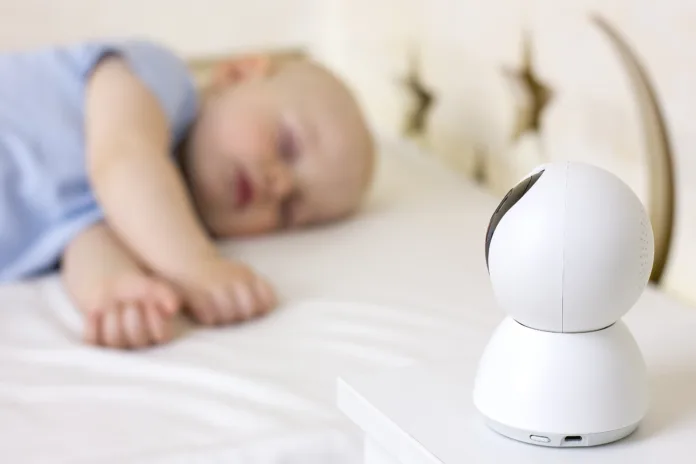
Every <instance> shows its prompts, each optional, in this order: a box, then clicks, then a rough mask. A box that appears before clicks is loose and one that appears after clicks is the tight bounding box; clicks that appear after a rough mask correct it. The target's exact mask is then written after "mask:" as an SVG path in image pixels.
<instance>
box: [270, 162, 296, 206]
mask: <svg viewBox="0 0 696 464" xmlns="http://www.w3.org/2000/svg"><path fill="white" fill-rule="evenodd" d="M293 185H294V179H293V176H292V173H291V172H290V170H289V169H287V168H285V167H284V166H278V167H275V168H273V169H270V170H269V172H268V176H267V178H266V188H267V190H268V193H269V196H271V197H273V198H275V199H282V198H284V197H286V196H288V195H289V194H290V193H291V192H292V190H293Z"/></svg>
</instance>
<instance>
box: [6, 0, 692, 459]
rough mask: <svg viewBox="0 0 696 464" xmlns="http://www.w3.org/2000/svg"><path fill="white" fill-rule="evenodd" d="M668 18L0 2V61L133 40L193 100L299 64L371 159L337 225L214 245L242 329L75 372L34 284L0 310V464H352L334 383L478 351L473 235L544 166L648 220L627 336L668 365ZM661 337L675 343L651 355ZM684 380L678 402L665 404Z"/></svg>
mask: <svg viewBox="0 0 696 464" xmlns="http://www.w3.org/2000/svg"><path fill="white" fill-rule="evenodd" d="M677 3H678V2H677V1H676V0H674V1H670V2H668V3H662V4H661V6H660V7H659V9H656V10H650V8H657V7H650V6H632V7H631V8H628V6H627V5H628V4H629V3H628V2H627V1H624V2H612V6H611V7H609V6H602V5H601V4H600V3H599V2H596V4H594V3H593V2H592V1H590V0H586V1H584V2H582V1H579V0H578V1H574V2H568V3H566V4H565V6H563V7H560V6H557V4H556V3H554V2H551V1H550V0H547V1H543V0H538V1H534V2H531V1H530V2H522V1H513V0H496V1H494V2H488V3H487V5H488V6H483V4H481V2H473V1H458V2H452V1H445V0H438V1H434V2H420V1H416V0H410V1H407V2H402V1H399V2H397V1H396V0H382V1H380V2H367V1H364V0H351V1H348V0H343V1H341V0H325V1H321V2H318V1H310V0H305V1H280V0H277V1H273V0H265V1H262V2H256V3H253V4H252V3H251V2H229V1H228V2H223V1H215V0H207V1H206V2H202V3H199V4H198V5H197V6H196V8H193V2H190V1H184V0H179V1H176V2H166V6H167V8H166V14H163V13H162V11H165V10H163V7H164V6H165V2H163V1H155V0H152V1H148V2H136V1H134V0H128V1H125V0H122V1H121V2H118V3H108V4H107V2H106V1H105V0H103V1H101V0H100V1H94V0H71V1H69V2H68V1H65V2H61V3H60V6H58V4H57V3H56V2H49V1H48V0H44V1H39V0H32V1H28V2H24V3H22V4H21V5H20V4H19V3H15V2H8V1H5V0H3V1H0V13H2V14H3V17H4V18H10V19H9V20H8V22H7V25H6V27H3V29H2V30H1V31H0V46H1V47H2V48H3V49H6V50H7V49H18V48H22V47H30V46H36V45H41V44H45V43H56V42H66V41H72V40H78V39H82V38H88V37H94V36H104V35H108V36H121V35H141V36H142V35H147V36H149V37H151V38H155V39H158V40H161V41H164V42H166V43H168V44H169V45H170V46H171V47H173V48H175V49H177V50H179V51H180V52H181V53H182V54H183V55H184V56H186V57H187V59H188V60H189V61H190V63H191V68H192V70H193V71H194V72H196V73H197V74H198V75H199V77H200V79H201V80H205V77H206V73H207V71H208V70H209V69H210V66H211V65H213V64H214V63H215V62H216V61H217V60H219V59H223V58H224V57H225V56H228V55H230V54H235V53H243V52H246V51H249V50H272V51H273V52H277V53H306V54H310V55H313V56H314V57H316V58H317V59H319V60H321V61H322V62H324V63H326V64H327V65H328V66H330V67H331V68H332V69H334V70H335V72H337V73H338V74H340V75H341V76H342V77H344V78H345V79H346V80H347V81H348V82H349V84H350V85H351V86H352V87H353V89H354V90H355V92H356V94H357V95H358V97H359V99H360V100H361V102H362V104H363V105H364V107H365V109H366V112H367V114H368V118H369V120H370V123H371V125H372V127H373V129H374V131H375V133H376V134H377V135H378V141H379V154H380V156H379V158H378V162H379V169H378V175H377V179H376V183H375V186H374V189H373V191H372V192H371V194H370V197H369V201H368V202H367V203H366V205H365V207H364V209H363V210H362V211H361V213H360V214H359V215H358V216H356V217H354V218H352V219H350V220H348V221H345V222H342V223H340V224H335V225H332V226H326V227H321V228H317V229H313V230H307V231H302V232H295V233H292V234H284V235H282V236H281V235H279V236H267V237H262V238H256V239H247V240H244V241H235V242H234V243H221V244H220V246H221V248H222V249H223V250H224V252H225V253H226V254H228V255H229V256H231V257H235V258H239V259H243V260H245V261H247V262H248V263H250V264H251V265H252V266H254V267H256V268H257V269H259V270H260V271H261V272H263V273H265V274H266V275H268V276H269V277H270V279H271V280H272V281H273V282H274V283H275V285H276V286H277V288H278V290H279V293H280V295H281V298H282V304H281V306H280V308H279V309H278V310H277V311H276V312H275V313H273V314H272V315H271V316H270V317H268V318H265V319H263V320H260V321H257V322H254V323H252V324H248V325H245V326H242V327H238V328H225V329H201V328H198V327H193V326H190V325H188V324H187V323H186V322H185V321H181V323H180V326H179V327H178V336H177V338H176V341H175V342H174V343H172V344H171V345H167V346H165V347H159V348H155V349H152V350H146V351H142V352H136V353H123V352H116V351H111V350H103V349H95V348H90V347H86V346H84V345H83V344H82V343H81V342H80V341H79V334H80V330H81V324H82V322H81V320H80V318H79V316H78V314H77V313H76V312H75V310H74V308H73V307H72V305H71V304H70V302H69V300H68V299H67V298H66V295H65V293H64V291H63V288H62V287H61V285H60V282H59V280H58V279H57V278H56V276H47V277H45V278H42V279H40V280H36V281H32V282H25V283H21V284H13V285H6V286H4V287H0V372H1V373H0V407H1V408H2V414H0V436H1V437H2V439H1V440H0V456H2V460H3V461H4V462H22V463H28V464H33V463H42V462H52V463H54V462H55V463H58V462H60V463H71V464H72V463H114V464H115V463H162V464H165V463H166V464H170V463H183V462H187V463H188V462H205V463H213V462H225V463H241V464H270V463H288V464H293V463H302V464H315V463H317V464H318V463H322V464H325V463H331V464H358V463H360V462H361V439H360V435H359V433H358V431H357V430H355V429H354V428H353V426H352V425H351V424H350V423H349V421H348V420H347V419H346V418H344V417H343V416H342V415H341V414H340V413H339V412H338V410H337V409H336V407H335V393H334V392H335V382H336V378H337V376H339V375H350V374H351V373H356V372H364V371H365V370H370V369H380V368H384V367H394V366H402V365H407V364H411V363H414V362H428V361H431V360H437V359H438V358H441V357H443V356H447V355H448V354H450V353H451V352H452V351H453V350H460V349H462V347H466V346H467V344H468V343H470V344H472V346H474V345H476V346H480V344H481V343H483V342H484V341H485V340H486V339H487V338H488V336H489V334H490V330H491V329H492V328H493V327H494V326H495V325H496V323H497V322H498V321H499V319H500V317H501V313H500V312H498V311H496V309H495V308H496V306H495V302H494V301H493V297H492V294H491V292H490V290H489V282H488V279H487V273H486V269H485V260H484V257H483V238H484V233H485V228H486V226H487V223H488V219H489V217H490V214H491V212H492V211H493V210H494V209H495V207H496V205H497V203H498V200H499V198H500V197H501V194H502V193H504V191H505V190H506V189H507V188H509V186H510V184H511V182H514V181H516V180H517V179H519V178H520V177H521V176H522V175H523V174H524V173H526V172H527V171H528V170H529V169H530V168H531V167H533V166H534V165H536V164H538V163H539V162H543V161H545V160H547V159H555V158H564V157H566V158H576V159H577V158H582V159H584V160H587V161H590V162H595V163H597V164H600V165H602V166H604V167H607V168H608V169H611V170H612V171H614V172H615V173H617V175H619V176H621V177H622V178H624V179H625V180H626V181H627V182H628V183H629V184H630V185H631V186H632V187H634V188H635V190H636V191H637V193H638V194H639V196H641V198H642V199H643V200H644V201H645V203H646V205H649V209H650V213H651V217H652V219H653V223H654V224H653V226H654V228H655V231H656V237H657V241H656V243H657V244H658V249H657V257H658V259H657V262H659V263H662V264H661V265H660V266H658V267H657V268H656V269H658V271H656V272H654V274H653V279H652V282H651V285H650V287H649V289H648V291H647V292H646V296H645V297H644V298H643V300H642V302H641V305H642V308H643V309H642V311H641V312H640V313H639V316H637V318H636V321H639V322H640V324H641V325H640V327H643V328H644V329H643V331H642V332H640V334H639V336H642V337H645V339H650V340H653V343H655V341H654V340H655V339H654V337H658V336H660V337H664V338H665V339H666V340H667V341H666V343H667V345H666V346H665V349H667V348H668V347H670V346H671V347H672V348H674V349H675V350H676V349H677V348H678V349H681V350H684V349H688V340H689V331H690V330H693V329H694V328H696V324H695V323H694V321H696V312H694V310H693V309H692V308H691V304H692V302H694V301H696V293H694V288H693V285H691V282H692V277H693V276H694V275H696V270H695V269H694V266H695V265H694V262H696V260H694V259H693V257H694V255H695V254H696V250H694V248H693V247H694V245H693V241H692V240H689V236H690V234H691V236H693V232H694V230H695V229H694V227H696V224H693V222H692V221H693V217H694V216H693V215H689V213H688V211H689V208H690V207H694V206H696V205H694V200H693V195H692V189H693V187H689V185H690V184H689V182H690V179H691V178H692V177H693V176H694V175H696V168H694V167H692V166H690V164H689V163H691V161H690V160H689V157H688V154H689V152H690V149H692V148H694V143H696V141H694V140H693V136H692V135H689V132H688V130H687V128H688V127H690V126H689V124H693V123H692V121H693V120H694V119H693V118H690V116H689V114H690V113H689V111H693V109H692V108H696V104H693V105H688V104H687V102H689V101H692V102H693V103H696V101H694V100H695V99H696V96H695V95H696V92H693V91H691V90H690V88H689V87H688V86H686V84H684V82H686V77H688V75H689V74H688V73H689V72H690V71H691V68H688V67H687V66H685V65H683V66H681V65H679V63H683V62H684V60H686V58H687V57H688V54H689V53H691V50H688V47H681V48H680V49H679V50H678V51H675V50H674V49H673V48H669V47H671V46H669V47H668V44H667V43H666V42H665V41H666V40H668V38H669V37H671V36H669V34H672V33H674V34H677V36H679V34H682V35H681V36H679V37H684V38H685V37H687V34H693V32H689V31H688V30H687V29H688V28H683V29H680V27H682V25H683V24H686V23H685V22H683V21H687V19H691V20H693V19H694V17H696V16H694V14H693V13H691V10H688V8H689V7H687V6H684V7H681V6H678V5H677ZM107 5H108V9H104V7H105V6H107ZM679 8H683V10H679V11H677V10H678V9H679ZM269 11H273V12H274V13H277V16H271V15H269V14H268V12H269ZM501 11H504V12H505V14H502V13H501ZM396 12H398V14H396ZM213 13H214V14H213ZM589 13H593V14H595V16H591V15H590V14H589ZM657 13H660V14H659V15H658V16H656V15H657ZM670 14H671V15H672V16H670ZM676 14H678V15H679V16H676ZM645 17H650V18H656V19H655V21H656V24H659V25H660V27H654V25H653V23H650V24H651V25H648V24H647V23H646V22H645V21H644V18H645ZM592 18H594V19H592ZM678 25H679V27H677V26H678ZM525 31H528V32H525ZM559 37H562V38H564V39H565V40H568V41H570V44H569V45H568V44H566V49H560V48H559V47H558V46H557V43H558V38H559ZM672 39H673V38H671V39H670V40H672ZM231 44H234V46H232V45H231ZM482 44H485V45H482ZM530 44H531V45H530ZM567 47H575V50H576V51H575V52H574V53H573V56H572V59H567V57H566V59H564V56H566V54H567V53H568V52H567V51H566V50H567V49H568V48H567ZM578 47H579V48H578ZM525 50H526V52H525ZM665 50H668V52H666V51H665ZM679 54H680V55H679ZM664 55H669V56H671V57H672V60H673V62H670V61H668V60H667V61H666V58H665V57H664ZM677 55H678V56H677ZM664 63H668V64H670V63H671V64H670V65H671V66H672V67H671V68H669V67H668V68H665V67H664V66H663V65H664ZM530 65H531V66H530ZM583 67H587V68H589V69H591V70H592V71H593V72H591V73H582V72H579V69H581V68H583ZM597 75H599V76H600V77H602V79H601V80H600V78H599V77H597ZM675 76H676V77H675ZM593 79H594V80H593ZM600 81H601V83H602V85H601V86H598V84H597V83H598V82H600ZM540 110H543V111H540ZM690 137H691V138H690ZM692 185H693V184H692ZM690 221H691V222H690ZM404 261H405V262H406V263H407V264H406V265H404V264H403V263H404ZM327 269H329V271H327ZM653 310H654V312H655V315H652V312H653ZM658 310H659V314H665V315H667V317H670V318H672V319H671V321H672V325H669V324H667V325H664V324H663V325H661V324H660V323H659V314H657V313H658ZM651 318H655V319H654V321H653V320H652V319H651ZM651 321H652V322H651ZM675 321H680V323H679V326H680V327H681V330H682V332H681V333H680V334H669V333H667V332H666V330H667V327H669V328H671V327H673V326H674V324H675ZM637 323H638V322H637ZM651 325H653V326H654V327H655V330H654V331H652V330H647V329H645V328H646V327H650V326H651ZM670 330H671V329H670ZM691 333H692V332H691ZM669 335H671V336H669ZM651 337H653V338H651ZM463 341H465V342H463ZM683 359H687V357H684V358H683ZM681 368H682V369H683V372H687V373H688V372H690V371H688V369H686V367H685V366H683V365H682V366H681ZM684 369H686V370H685V371H684ZM693 378H694V376H688V375H681V376H680V377H679V379H677V380H678V381H679V382H680V383H679V385H682V386H683V387H684V388H687V386H686V385H687V384H688V383H689V382H692V381H693ZM690 379H691V380H690Z"/></svg>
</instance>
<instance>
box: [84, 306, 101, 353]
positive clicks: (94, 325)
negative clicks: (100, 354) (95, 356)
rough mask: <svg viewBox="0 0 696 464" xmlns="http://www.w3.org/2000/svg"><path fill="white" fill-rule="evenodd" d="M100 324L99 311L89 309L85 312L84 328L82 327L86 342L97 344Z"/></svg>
mask: <svg viewBox="0 0 696 464" xmlns="http://www.w3.org/2000/svg"><path fill="white" fill-rule="evenodd" d="M101 324H102V317H101V312H100V311H96V310H95V311H90V312H89V313H87V317H86V318H85V328H84V339H85V342H86V343H89V344H90V345H98V344H99V333H100V332H101V331H100V330H99V328H100V326H101Z"/></svg>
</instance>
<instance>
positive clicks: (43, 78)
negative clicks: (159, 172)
mask: <svg viewBox="0 0 696 464" xmlns="http://www.w3.org/2000/svg"><path fill="white" fill-rule="evenodd" d="M112 53H113V54H118V55H120V56H121V57H123V58H124V59H125V60H126V62H127V63H128V64H129V65H130V67H131V69H132V71H133V72H134V73H135V75H136V76H138V77H139V78H140V79H141V80H142V82H143V83H144V84H145V85H146V87H148V88H149V90H150V91H151V92H152V93H153V94H154V95H155V97H156V98H157V99H158V100H159V102H160V104H161V106H162V108H163V110H164V112H165V113H166V115H167V117H168V120H169V124H170V128H171V133H172V140H171V144H172V145H171V146H172V152H173V149H174V147H175V145H176V144H177V143H178V142H179V141H180V140H181V139H182V138H183V137H184V135H185V133H186V132H187V129H188V128H189V127H190V125H191V124H192V122H193V120H194V118H195V117H196V112H197V94H196V89H195V83H194V80H193V78H192V76H191V74H190V73H189V71H188V69H187V67H186V65H185V63H184V62H183V61H182V60H180V59H179V58H178V57H177V56H176V55H175V54H174V53H172V52H171V51H169V50H167V49H166V48H164V47H162V46H159V45H156V44H153V43H150V42H146V41H124V42H113V43H99V42H90V43H81V44H74V45H69V46H64V47H54V48H45V49H40V50H34V51H30V52H20V53H11V54H0V282H2V281H9V280H16V279H20V278H25V277H31V276H35V275H37V274H41V273H44V272H47V271H50V270H52V269H54V268H55V267H56V265H57V264H58V262H59V260H60V258H61V255H62V253H63V250H64V249H65V247H66V246H67V245H68V244H69V243H70V241H71V240H73V239H74V238H75V237H76V236H77V235H78V234H79V233H80V232H81V231H83V230H84V229H85V228H86V227H88V226H90V225H92V224H94V223H96V222H98V221H100V220H102V219H103V213H102V211H101V209H100V207H99V205H98V204H97V202H96V200H95V198H94V195H93V192H92V190H91V188H90V183H89V180H88V178H87V172H86V162H85V137H84V114H85V111H84V110H85V85H86V83H87V80H88V78H89V76H90V73H91V71H92V70H93V69H94V66H95V65H96V64H97V63H98V62H99V61H100V60H101V59H102V58H103V57H104V56H106V55H107V54H112Z"/></svg>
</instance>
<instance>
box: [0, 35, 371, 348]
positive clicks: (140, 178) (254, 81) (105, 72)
mask: <svg viewBox="0 0 696 464" xmlns="http://www.w3.org/2000/svg"><path fill="white" fill-rule="evenodd" d="M373 157H374V155H373V140H372V137H371V135H370V133H369V131H368V129H367V127H366V123H365V121H364V118H363V116H362V115H361V112H360V109H359V107H358V104H357V103H356V101H355V99H354V98H353V97H352V95H351V94H350V92H349V91H348V89H347V88H346V87H345V86H344V85H343V84H342V83H341V82H340V81H339V80H338V79H337V78H336V77H335V76H334V75H333V74H331V73H330V72H329V71H328V70H326V69H325V68H323V67H322V66H320V65H319V64H317V63H314V62H311V61H309V60H305V59H287V58H286V59H280V58H274V57H271V56H247V57H242V58H238V59H234V60H230V61H228V62H225V63H222V64H221V65H220V66H219V67H218V68H217V69H216V70H215V72H214V74H213V76H212V77H211V79H210V82H209V83H207V84H206V86H205V87H204V88H202V89H198V88H197V87H196V86H195V84H194V81H193V78H192V75H191V74H190V73H189V71H188V69H187V67H186V66H185V63H184V62H182V61H181V60H180V59H179V58H178V57H177V56H176V55H175V54H173V53H172V52H171V51H170V50H168V49H166V48H165V47H162V46H159V45H157V44H154V43H150V42H145V41H131V42H129V41H126V42H119V43H99V42H90V43H83V44H75V45H69V46H64V47H56V48H46V49H41V50H33V51H26V52H21V53H15V54H5V55H1V56H0V177H1V184H0V185H1V187H0V188H2V195H1V196H0V222H1V225H0V227H1V228H0V281H3V282H8V281H15V280H19V279H26V278H32V277H35V276H38V275H40V274H43V273H46V272H50V271H53V270H55V269H60V273H61V276H62V279H63V282H64V284H65V288H66V289H67V292H68V294H69V295H70V296H71V298H72V299H73V301H74V303H75V304H76V306H77V307H78V308H80V310H81V311H82V312H83V313H84V316H85V333H84V338H85V340H86V341H87V342H88V343H91V344H95V345H102V346H108V347H114V348H139V347H144V346H148V345H153V344H159V343H164V342H166V341H168V340H170V339H171V337H172V332H171V323H172V320H173V318H174V317H175V316H176V315H177V314H178V313H179V312H185V313H186V314H188V315H190V317H191V318H193V319H194V320H195V321H197V322H199V323H201V324H205V325H210V326H212V325H223V324H234V323H240V322H242V321H245V320H249V319H251V318H256V317H259V316H262V315H264V314H266V313H267V312H269V311H271V310H272V309H273V308H274V306H275V305H276V296H275V294H274V290H273V288H272V286H271V285H270V284H269V283H268V282H267V281H266V280H265V279H264V278H263V277H262V276H260V275H258V274H257V273H255V272H254V271H253V270H252V269H250V268H249V267H247V266H246V265H244V264H243V263H241V262H235V261H234V260H230V259H225V258H224V257H222V256H221V255H220V254H219V252H218V250H217V248H216V246H215V240H217V239H229V238H233V237H239V236H247V235H255V234H263V233H268V232H271V231H279V230H284V229H293V228H300V227H305V226H309V225H312V224H319V223H324V222H327V221H334V220H339V219H341V218H344V217H347V216H348V215H350V214H352V213H354V212H355V211H356V209H357V208H358V206H359V204H360V201H361V198H362V197H363V195H364V193H365V192H366V190H367V188H368V185H369V183H370V180H371V176H372V170H373V162H374V159H373Z"/></svg>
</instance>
